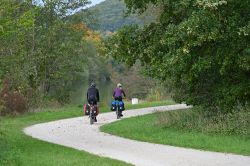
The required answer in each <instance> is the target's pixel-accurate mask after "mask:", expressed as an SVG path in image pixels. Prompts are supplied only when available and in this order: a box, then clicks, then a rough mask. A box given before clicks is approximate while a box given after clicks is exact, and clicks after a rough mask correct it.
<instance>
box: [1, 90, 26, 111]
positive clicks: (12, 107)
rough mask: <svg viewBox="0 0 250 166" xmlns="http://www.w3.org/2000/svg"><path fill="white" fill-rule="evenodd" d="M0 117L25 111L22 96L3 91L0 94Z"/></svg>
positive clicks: (13, 92) (16, 92) (24, 101)
mask: <svg viewBox="0 0 250 166" xmlns="http://www.w3.org/2000/svg"><path fill="white" fill-rule="evenodd" d="M0 101H2V102H1V103H2V104H1V105H2V106H1V108H0V109H1V112H0V113H1V115H7V114H10V115H16V114H20V113H24V112H25V111H26V110H27V102H26V100H25V98H24V96H23V95H22V94H21V93H19V92H18V91H7V90H6V89H4V90H3V91H2V92H1V93H0Z"/></svg>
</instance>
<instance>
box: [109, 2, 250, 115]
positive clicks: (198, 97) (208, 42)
mask: <svg viewBox="0 0 250 166" xmlns="http://www.w3.org/2000/svg"><path fill="white" fill-rule="evenodd" d="M125 3H126V4H127V7H128V8H129V9H130V12H139V13H140V12H143V11H145V10H146V9H147V6H148V4H155V5H158V7H160V8H161V9H162V13H161V15H160V19H159V22H157V23H152V24H150V25H148V26H144V27H143V28H139V27H137V26H130V27H126V28H123V29H121V30H120V31H119V32H117V33H116V34H115V35H114V36H113V37H112V38H111V39H109V42H108V44H107V47H108V48H109V51H110V54H111V55H112V56H114V57H115V58H116V59H118V60H121V61H124V62H126V63H127V64H129V65H132V64H134V63H135V62H136V60H137V59H139V60H140V61H141V62H142V64H144V66H147V71H146V72H147V74H148V75H150V76H152V77H156V78H158V79H160V80H161V81H162V82H166V81H167V82H168V83H169V86H171V87H172V91H173V92H174V96H173V97H174V99H176V100H177V101H179V102H181V101H185V102H187V103H188V104H192V105H200V106H204V107H205V108H211V109H213V110H227V111H228V110H230V109H232V108H233V107H234V106H236V105H238V104H241V105H247V104H248V102H249V99H250V79H249V75H250V34H249V31H250V11H249V8H250V1H245V0H194V1H193V0H163V1H157V0H142V1H136V0H125Z"/></svg>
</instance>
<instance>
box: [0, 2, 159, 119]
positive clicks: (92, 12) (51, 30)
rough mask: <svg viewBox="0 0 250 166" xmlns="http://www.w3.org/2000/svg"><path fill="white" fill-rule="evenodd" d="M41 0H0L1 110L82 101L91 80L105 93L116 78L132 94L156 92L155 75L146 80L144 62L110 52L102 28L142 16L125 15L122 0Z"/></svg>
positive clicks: (21, 109)
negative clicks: (133, 63)
mask: <svg viewBox="0 0 250 166" xmlns="http://www.w3.org/2000/svg"><path fill="white" fill-rule="evenodd" d="M36 2H37V3H36ZM40 2H41V1H30V0H23V1H8V0H3V1H1V2H0V16H1V19H0V41H1V45H0V59H1V61H0V110H1V114H6V113H13V114H15V113H16V112H19V113H20V112H24V111H26V110H29V109H34V108H37V107H44V106H50V105H52V106H53V105H64V104H67V103H72V102H73V103H75V104H80V103H81V104H82V103H83V102H84V100H85V92H86V88H87V86H88V84H89V82H90V81H91V80H95V81H96V82H97V83H98V84H99V85H100V86H104V85H105V86H104V87H103V88H104V90H103V93H102V95H103V96H111V91H112V88H111V86H115V84H117V83H118V82H125V83H126V85H127V87H130V88H129V89H128V90H127V95H128V97H130V96H133V97H140V98H145V97H147V96H148V93H149V92H150V91H152V93H155V92H154V91H153V90H152V89H151V88H152V87H154V85H155V81H153V80H152V79H149V78H147V79H148V81H147V82H143V78H144V77H143V76H140V74H139V73H140V70H138V67H139V68H140V66H138V65H137V68H136V69H135V68H131V69H128V68H127V67H126V66H125V65H123V64H122V63H117V62H115V60H114V59H113V58H112V57H110V56H107V50H106V49H105V47H104V44H103V42H102V41H103V37H102V36H101V32H104V31H113V30H116V29H118V28H119V27H121V26H122V25H125V24H131V23H133V24H137V23H139V22H140V21H139V19H138V18H136V17H135V16H130V17H128V18H124V17H123V15H124V13H123V11H124V10H125V4H124V3H123V2H122V1H110V0H108V1H105V2H103V3H101V4H99V5H97V6H95V7H93V8H90V9H86V8H85V9H82V8H83V7H84V6H85V5H87V4H89V1H87V0H80V1H72V2H68V1H60V0H54V1H49V0H43V5H41V4H40ZM79 9H82V10H81V11H80V12H72V11H77V10H79ZM101 16H103V17H101ZM111 16H112V17H111ZM95 21H98V22H95ZM103 23H107V24H105V25H104V24H103ZM109 24H110V25H111V26H110V27H107V26H106V25H109ZM139 24H140V25H142V22H141V23H139ZM94 26H95V28H94ZM127 72H129V73H130V74H126V73H127ZM127 78H129V79H127ZM126 80H133V82H131V81H126ZM135 82H136V84H135ZM107 84H108V85H109V86H108V87H106V85H107ZM138 87H141V88H138ZM138 89H139V91H138Z"/></svg>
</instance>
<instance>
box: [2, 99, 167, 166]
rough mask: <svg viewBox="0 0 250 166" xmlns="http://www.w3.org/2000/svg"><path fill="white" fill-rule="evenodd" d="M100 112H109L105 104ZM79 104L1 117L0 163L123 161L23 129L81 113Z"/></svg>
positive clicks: (104, 165) (104, 164) (37, 165)
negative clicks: (41, 138) (49, 140)
mask: <svg viewBox="0 0 250 166" xmlns="http://www.w3.org/2000/svg"><path fill="white" fill-rule="evenodd" d="M164 104H166V102H150V103H144V104H139V105H136V106H132V105H129V104H128V105H127V109H128V108H131V109H132V108H142V107H147V106H157V105H164ZM101 112H109V108H108V107H104V108H101ZM82 114H83V113H82V108H80V107H71V106H68V107H64V108H61V109H46V110H44V111H42V112H37V113H27V114H24V115H22V116H19V117H0V165H3V166H5V165H6V166H17V165H18V166H19V165H20V166H26V165H29V166H61V165H62V166H65V165H67V166H70V165H74V166H76V165H81V166H84V165H86V166H92V165H93V166H94V165H100V166H112V165H114V166H118V165H129V164H127V163H124V162H120V161H116V160H112V159H108V158H103V157H98V156H96V155H92V154H89V153H87V152H83V151H78V150H75V149H71V148H67V147H63V146H60V145H55V144H51V143H47V142H44V141H39V140H36V139H33V138H31V137H30V136H27V135H25V134H24V133H23V131H22V130H23V128H25V127H27V126H30V125H33V124H37V123H42V122H48V121H54V120H59V119H65V118H71V117H77V116H82Z"/></svg>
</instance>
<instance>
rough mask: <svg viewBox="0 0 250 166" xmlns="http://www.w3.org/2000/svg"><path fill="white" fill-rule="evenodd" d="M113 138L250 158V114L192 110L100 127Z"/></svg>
mask: <svg viewBox="0 0 250 166" xmlns="http://www.w3.org/2000/svg"><path fill="white" fill-rule="evenodd" d="M101 130H102V131H104V132H107V133H110V134H113V135H118V136H122V137H126V138H129V139H135V140H139V141H146V142H152V143H158V144H166V145H173V146H180V147H187V148H195V149H202V150H208V151H217V152H227V153H236V154H242V155H250V139H249V138H250V111H249V108H242V110H241V111H238V112H234V113H228V114H224V113H211V112H204V111H202V110H200V109H197V108H193V109H188V110H178V111H172V112H157V113H154V114H150V115H145V116H139V117H133V118H129V119H124V120H122V121H117V122H113V123H111V124H107V125H104V126H102V127H101Z"/></svg>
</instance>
